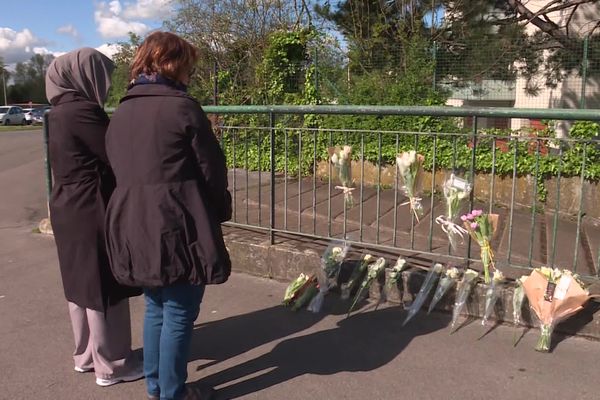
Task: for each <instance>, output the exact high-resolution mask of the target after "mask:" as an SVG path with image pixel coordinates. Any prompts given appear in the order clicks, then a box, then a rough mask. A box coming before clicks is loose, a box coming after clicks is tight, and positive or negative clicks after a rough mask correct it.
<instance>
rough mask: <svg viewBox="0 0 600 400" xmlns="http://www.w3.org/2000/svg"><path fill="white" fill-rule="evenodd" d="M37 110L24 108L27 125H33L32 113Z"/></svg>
mask: <svg viewBox="0 0 600 400" xmlns="http://www.w3.org/2000/svg"><path fill="white" fill-rule="evenodd" d="M33 110H35V108H24V109H23V113H24V114H25V120H26V121H27V125H31V123H32V122H33V121H32V113H33Z"/></svg>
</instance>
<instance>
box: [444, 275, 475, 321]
mask: <svg viewBox="0 0 600 400" xmlns="http://www.w3.org/2000/svg"><path fill="white" fill-rule="evenodd" d="M478 276H479V273H477V271H473V270H472V269H467V270H466V271H465V273H464V274H463V277H462V279H461V280H460V282H458V286H457V289H456V299H455V300H454V308H453V309H452V322H451V323H450V333H452V332H454V330H455V329H456V323H457V322H458V318H459V317H460V314H461V312H462V310H463V309H464V308H465V305H466V304H467V300H468V298H469V295H470V294H471V290H473V285H474V283H476V282H477V277H478Z"/></svg>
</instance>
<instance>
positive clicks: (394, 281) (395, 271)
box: [386, 257, 406, 293]
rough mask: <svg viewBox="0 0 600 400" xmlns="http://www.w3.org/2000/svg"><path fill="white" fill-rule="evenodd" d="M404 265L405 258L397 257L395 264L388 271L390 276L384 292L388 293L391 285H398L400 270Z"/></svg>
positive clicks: (400, 276)
mask: <svg viewBox="0 0 600 400" xmlns="http://www.w3.org/2000/svg"><path fill="white" fill-rule="evenodd" d="M404 267H406V260H405V259H404V258H402V257H398V260H396V264H395V265H394V266H393V267H392V270H391V271H390V276H389V279H388V281H387V284H386V292H388V293H389V292H390V290H392V288H393V287H397V286H398V282H400V279H401V278H402V271H403V270H404Z"/></svg>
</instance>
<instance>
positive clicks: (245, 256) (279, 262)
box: [225, 228, 600, 340]
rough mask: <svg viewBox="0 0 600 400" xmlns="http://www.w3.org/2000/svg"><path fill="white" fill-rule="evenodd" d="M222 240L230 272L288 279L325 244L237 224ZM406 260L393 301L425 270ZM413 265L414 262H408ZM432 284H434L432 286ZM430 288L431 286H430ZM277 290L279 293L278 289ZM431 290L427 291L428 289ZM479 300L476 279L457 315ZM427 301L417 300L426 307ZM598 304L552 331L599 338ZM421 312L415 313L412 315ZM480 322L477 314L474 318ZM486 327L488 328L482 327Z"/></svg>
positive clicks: (306, 267)
mask: <svg viewBox="0 0 600 400" xmlns="http://www.w3.org/2000/svg"><path fill="white" fill-rule="evenodd" d="M225 243H226V245H227V248H228V249H229V252H230V255H231V260H232V263H233V269H234V271H236V272H243V273H248V274H251V275H255V276H260V277H267V278H271V279H274V280H278V281H283V282H289V281H291V280H292V279H294V278H296V277H297V276H298V275H299V274H300V273H302V272H304V273H308V274H310V273H313V272H314V271H315V268H317V267H318V265H319V260H320V255H321V254H322V252H323V251H324V249H325V248H326V245H327V243H326V242H319V241H313V240H308V239H307V240H303V239H294V238H283V239H281V238H279V237H278V243H276V244H275V245H270V244H269V242H268V241H267V240H266V235H265V234H264V232H253V231H248V230H241V229H232V228H226V229H225ZM361 254H362V253H361V252H360V251H358V252H357V251H356V249H355V250H354V253H351V254H350V256H349V257H348V258H347V261H346V262H345V263H344V266H343V271H342V273H341V274H340V279H341V280H342V281H343V280H344V279H347V275H348V273H344V271H346V272H348V271H350V270H351V269H352V268H353V266H354V265H355V264H356V262H357V260H359V259H360V255H361ZM373 255H378V256H383V257H385V258H386V259H387V260H388V262H394V261H395V260H396V258H397V257H398V254H396V255H392V254H389V253H388V254H377V252H373ZM407 261H408V263H409V264H410V265H411V267H409V269H408V270H406V271H404V273H403V275H402V278H403V279H402V282H401V284H399V285H398V287H395V288H392V290H391V291H390V292H389V293H386V300H387V301H388V302H390V303H393V304H403V305H404V306H408V305H410V303H411V302H412V301H413V300H414V297H415V296H416V294H417V293H418V291H419V288H420V287H421V284H422V282H423V279H424V277H425V274H426V272H425V270H424V269H423V268H421V267H419V261H420V262H422V259H419V261H417V262H414V261H413V260H411V258H410V256H409V257H407ZM413 265H415V266H414V267H413ZM388 273H389V270H387V271H386V274H385V277H384V276H382V277H380V280H379V281H378V282H376V283H375V284H374V285H373V286H372V287H371V290H370V293H369V297H370V298H372V299H378V298H379V296H380V295H381V293H382V291H383V290H384V287H385V284H386V282H385V280H386V277H387V276H388ZM513 289H514V284H513V283H512V282H508V283H506V286H505V289H504V290H503V293H502V296H501V298H500V300H499V301H498V303H497V305H496V309H495V312H494V313H493V315H492V319H493V320H495V321H496V323H498V324H502V323H506V324H511V325H512V312H513V310H512V295H513ZM434 290H435V289H434ZM432 292H433V290H432ZM334 295H336V294H334ZM282 296H283V293H282ZM431 296H433V293H431V295H430V298H431ZM454 297H455V289H452V290H450V291H449V292H448V293H447V294H446V296H445V297H444V298H443V299H442V301H440V302H439V303H438V305H437V307H436V310H438V311H441V312H451V310H452V307H453V305H454ZM484 306H485V286H484V285H483V284H481V283H480V284H478V285H477V286H476V287H474V288H473V290H472V292H471V296H470V298H469V301H468V303H467V307H466V309H465V311H466V315H464V317H463V318H464V319H463V320H465V319H466V320H470V319H471V320H472V319H480V318H481V317H482V316H483V313H484ZM426 307H428V302H426V304H425V305H424V306H423V309H424V310H426V309H427V308H426ZM598 309H600V304H599V303H597V302H595V301H590V302H588V304H587V305H586V307H585V308H584V309H583V310H582V311H580V312H579V313H577V314H576V315H574V316H573V317H571V318H569V319H568V320H566V321H563V322H562V323H560V324H559V325H558V326H557V327H556V332H560V333H564V334H567V335H577V336H583V337H588V338H593V339H597V340H600V313H596V311H597V310H598ZM522 314H523V322H524V325H523V327H525V328H526V327H530V328H531V327H535V326H537V321H536V318H535V316H534V315H533V314H532V313H531V312H530V310H529V307H528V306H527V300H525V302H524V304H523V312H522ZM423 317H425V314H424V313H421V315H420V316H417V318H423ZM476 323H480V320H478V321H476ZM488 329H490V328H488Z"/></svg>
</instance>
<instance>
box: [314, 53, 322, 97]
mask: <svg viewBox="0 0 600 400" xmlns="http://www.w3.org/2000/svg"><path fill="white" fill-rule="evenodd" d="M315 96H316V98H317V104H321V95H320V93H319V48H318V47H315Z"/></svg>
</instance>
